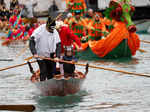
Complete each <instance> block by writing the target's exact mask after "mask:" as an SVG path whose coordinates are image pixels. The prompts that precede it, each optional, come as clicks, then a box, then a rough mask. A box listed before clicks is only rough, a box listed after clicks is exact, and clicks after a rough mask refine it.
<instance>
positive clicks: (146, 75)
mask: <svg viewBox="0 0 150 112" xmlns="http://www.w3.org/2000/svg"><path fill="white" fill-rule="evenodd" d="M39 58H40V59H46V60H51V61H55V62H63V63H68V64H75V65H79V66H87V64H81V63H72V62H70V61H65V60H60V59H59V60H56V59H52V58H43V57H39ZM28 59H29V58H28ZM30 59H31V57H30ZM88 67H91V68H96V69H103V70H108V71H113V72H120V73H124V74H129V75H135V76H143V77H149V78H150V74H141V73H134V72H128V71H123V70H117V69H113V68H105V67H98V66H94V65H88Z"/></svg>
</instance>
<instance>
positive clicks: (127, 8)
mask: <svg viewBox="0 0 150 112" xmlns="http://www.w3.org/2000/svg"><path fill="white" fill-rule="evenodd" d="M130 11H131V8H130V5H129V4H123V17H124V19H126V21H127V22H128V24H127V27H128V26H130V25H133V24H134V23H133V22H132V20H131V15H130Z"/></svg>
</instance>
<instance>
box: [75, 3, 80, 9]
mask: <svg viewBox="0 0 150 112" xmlns="http://www.w3.org/2000/svg"><path fill="white" fill-rule="evenodd" d="M80 6H82V3H74V7H75V8H77V7H78V8H79V7H80Z"/></svg>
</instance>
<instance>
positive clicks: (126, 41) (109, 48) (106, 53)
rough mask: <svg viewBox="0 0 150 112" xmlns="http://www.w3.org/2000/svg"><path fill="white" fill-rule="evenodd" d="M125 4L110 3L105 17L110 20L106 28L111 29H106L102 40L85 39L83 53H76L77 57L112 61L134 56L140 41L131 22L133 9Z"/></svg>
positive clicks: (114, 0)
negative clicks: (110, 27)
mask: <svg viewBox="0 0 150 112" xmlns="http://www.w3.org/2000/svg"><path fill="white" fill-rule="evenodd" d="M126 4H128V2H127V3H122V2H120V1H116V0H111V1H110V3H109V8H108V9H107V10H106V11H105V17H106V18H107V19H108V20H112V21H110V22H109V23H108V24H107V26H109V25H113V28H112V29H108V30H107V31H108V32H109V33H108V34H107V35H106V36H105V37H104V38H102V39H99V40H96V39H95V40H92V39H89V40H88V39H87V40H88V42H86V43H83V44H82V46H83V50H84V51H83V52H81V53H77V55H79V56H78V57H80V56H81V57H83V56H84V57H88V58H89V57H90V56H92V58H93V57H94V58H97V57H98V58H104V59H105V58H107V59H108V58H109V59H114V58H124V57H131V56H133V55H135V54H136V51H137V50H138V49H139V47H140V39H139V37H138V35H137V34H136V26H135V25H134V23H133V22H132V20H131V16H132V14H131V13H130V12H134V7H133V6H131V4H128V5H127V7H128V8H127V7H125V6H126ZM117 8H118V9H117ZM122 18H123V19H122ZM125 21H126V22H125ZM85 55H86V56H85ZM88 60H89V59H88Z"/></svg>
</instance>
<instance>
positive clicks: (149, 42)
mask: <svg viewBox="0 0 150 112" xmlns="http://www.w3.org/2000/svg"><path fill="white" fill-rule="evenodd" d="M140 41H141V42H144V43H148V44H150V41H146V40H140Z"/></svg>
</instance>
